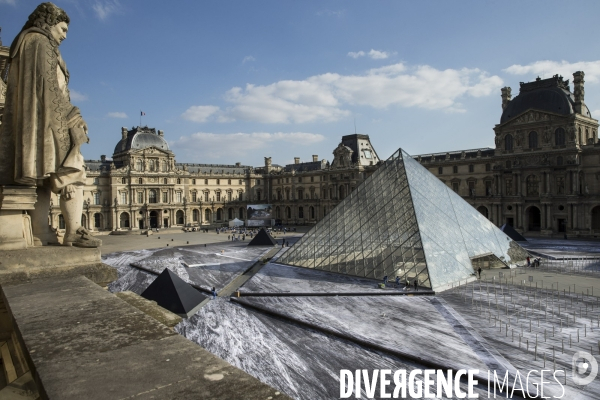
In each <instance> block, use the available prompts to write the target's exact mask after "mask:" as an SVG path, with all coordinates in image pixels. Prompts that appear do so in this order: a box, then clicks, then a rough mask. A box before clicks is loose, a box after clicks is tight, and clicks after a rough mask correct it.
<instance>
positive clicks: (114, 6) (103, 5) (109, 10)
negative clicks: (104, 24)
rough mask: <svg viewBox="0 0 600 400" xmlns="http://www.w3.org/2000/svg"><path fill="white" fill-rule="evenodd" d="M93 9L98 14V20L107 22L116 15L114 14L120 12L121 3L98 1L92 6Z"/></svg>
mask: <svg viewBox="0 0 600 400" xmlns="http://www.w3.org/2000/svg"><path fill="white" fill-rule="evenodd" d="M92 8H93V9H94V12H95V13H96V16H97V17H98V18H100V19H101V20H105V19H106V18H108V17H109V16H110V15H111V14H114V13H117V12H119V11H120V9H121V3H119V0H103V1H96V2H95V3H94V4H93V5H92Z"/></svg>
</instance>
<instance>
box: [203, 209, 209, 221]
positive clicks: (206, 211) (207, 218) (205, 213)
mask: <svg viewBox="0 0 600 400" xmlns="http://www.w3.org/2000/svg"><path fill="white" fill-rule="evenodd" d="M204 220H205V221H206V222H208V223H210V222H211V220H210V210H209V209H208V208H207V209H205V210H204Z"/></svg>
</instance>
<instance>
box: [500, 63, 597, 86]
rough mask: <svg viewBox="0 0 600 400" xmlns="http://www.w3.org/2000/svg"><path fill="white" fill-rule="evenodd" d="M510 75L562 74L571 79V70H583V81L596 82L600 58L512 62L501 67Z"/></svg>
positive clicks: (541, 75) (548, 75) (542, 75)
mask: <svg viewBox="0 0 600 400" xmlns="http://www.w3.org/2000/svg"><path fill="white" fill-rule="evenodd" d="M503 71H504V72H507V73H509V74H512V75H532V76H534V75H537V76H540V77H542V78H549V77H551V76H553V75H556V74H559V75H562V76H563V77H564V78H565V79H573V72H577V71H583V72H585V81H586V82H591V83H597V82H599V81H600V60H599V61H579V62H573V63H572V62H568V61H565V60H562V61H551V60H544V61H536V62H533V63H531V64H527V65H519V64H514V65H511V66H510V67H508V68H505V69H503Z"/></svg>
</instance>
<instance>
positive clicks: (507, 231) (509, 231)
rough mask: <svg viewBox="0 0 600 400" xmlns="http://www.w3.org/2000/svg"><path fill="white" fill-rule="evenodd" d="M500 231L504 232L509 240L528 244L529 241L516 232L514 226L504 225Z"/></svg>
mask: <svg viewBox="0 0 600 400" xmlns="http://www.w3.org/2000/svg"><path fill="white" fill-rule="evenodd" d="M500 230H501V231H502V232H504V234H505V235H506V236H508V237H509V238H511V239H512V240H514V241H515V242H526V241H527V239H525V238H524V237H523V236H522V235H521V234H520V233H519V232H517V231H515V228H513V227H512V226H510V225H508V224H504V225H502V228H500Z"/></svg>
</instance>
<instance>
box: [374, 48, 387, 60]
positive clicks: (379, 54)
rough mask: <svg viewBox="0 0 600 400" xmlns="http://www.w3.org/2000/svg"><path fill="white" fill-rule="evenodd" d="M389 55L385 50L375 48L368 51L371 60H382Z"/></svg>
mask: <svg viewBox="0 0 600 400" xmlns="http://www.w3.org/2000/svg"><path fill="white" fill-rule="evenodd" d="M389 56H390V54H389V53H387V52H385V51H379V50H375V49H371V51H369V57H371V58H372V59H373V60H384V59H386V58H388V57H389Z"/></svg>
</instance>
